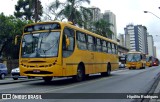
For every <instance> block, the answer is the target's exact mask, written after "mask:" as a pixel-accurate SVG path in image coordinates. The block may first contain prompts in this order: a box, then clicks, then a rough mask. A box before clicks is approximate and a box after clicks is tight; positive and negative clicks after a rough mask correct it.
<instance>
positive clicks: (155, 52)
mask: <svg viewBox="0 0 160 102" xmlns="http://www.w3.org/2000/svg"><path fill="white" fill-rule="evenodd" d="M153 48H154V50H153V55H154V57H157V51H156V46H154V47H153Z"/></svg>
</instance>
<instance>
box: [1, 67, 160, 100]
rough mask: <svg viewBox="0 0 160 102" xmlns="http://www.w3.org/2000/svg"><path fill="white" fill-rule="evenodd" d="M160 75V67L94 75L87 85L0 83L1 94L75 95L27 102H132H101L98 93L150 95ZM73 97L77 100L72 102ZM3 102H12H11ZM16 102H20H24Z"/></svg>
mask: <svg viewBox="0 0 160 102" xmlns="http://www.w3.org/2000/svg"><path fill="white" fill-rule="evenodd" d="M159 72H160V67H159V66H156V67H151V68H146V69H137V70H128V69H124V70H117V71H113V72H112V75H111V76H109V77H101V76H100V75H99V74H95V75H91V76H90V77H89V78H88V79H87V80H85V81H83V82H74V81H73V80H72V79H71V78H55V79H54V78H53V80H52V81H51V82H50V83H45V82H44V81H43V80H41V78H35V79H19V80H13V79H12V78H6V79H5V80H0V93H15V94H16V93H37V94H38V93H62V94H64V93H73V94H69V95H72V96H69V97H70V99H64V97H63V95H62V97H60V99H52V100H51V99H45V100H25V101H27V102H29V101H34V102H35V101H39V102H44V101H47V102H48V101H49V102H53V101H54V102H75V101H76V102H81V101H83V102H84V101H87V102H88V101H89V102H97V101H98V102H99V101H101V102H104V101H105V102H131V101H133V99H132V100H131V99H99V98H98V96H97V95H98V94H97V93H100V95H107V94H102V93H110V94H111V93H113V95H114V94H115V95H117V94H118V93H147V92H148V91H149V90H150V88H151V86H152V85H153V83H154V82H155V79H156V77H157V76H158V74H159ZM74 93H75V94H76V93H83V94H85V93H95V94H93V99H91V98H90V99H76V98H75V97H74ZM90 95H91V94H90ZM72 97H73V99H71V98H72ZM61 98H62V99H61ZM82 98H83V97H82ZM113 98H114V96H113ZM115 98H116V96H115ZM0 101H2V102H9V101H11V100H0ZM15 101H16V102H17V101H18V102H20V101H21V100H15Z"/></svg>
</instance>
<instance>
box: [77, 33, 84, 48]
mask: <svg viewBox="0 0 160 102" xmlns="http://www.w3.org/2000/svg"><path fill="white" fill-rule="evenodd" d="M76 35H77V44H78V45H77V46H78V48H79V49H81V50H87V45H86V34H84V33H81V32H79V31H77V32H76Z"/></svg>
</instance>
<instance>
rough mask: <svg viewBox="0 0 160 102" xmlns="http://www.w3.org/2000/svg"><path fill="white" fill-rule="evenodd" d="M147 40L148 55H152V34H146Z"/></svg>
mask: <svg viewBox="0 0 160 102" xmlns="http://www.w3.org/2000/svg"><path fill="white" fill-rule="evenodd" d="M147 41H148V55H150V56H154V51H153V50H154V42H153V36H152V35H149V34H148V35H147Z"/></svg>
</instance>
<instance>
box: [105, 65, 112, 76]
mask: <svg viewBox="0 0 160 102" xmlns="http://www.w3.org/2000/svg"><path fill="white" fill-rule="evenodd" d="M106 74H107V76H110V75H111V65H110V64H108V65H107V73H106Z"/></svg>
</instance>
